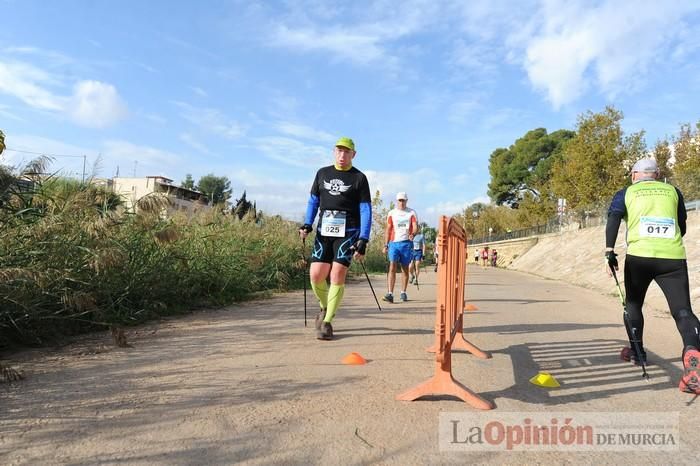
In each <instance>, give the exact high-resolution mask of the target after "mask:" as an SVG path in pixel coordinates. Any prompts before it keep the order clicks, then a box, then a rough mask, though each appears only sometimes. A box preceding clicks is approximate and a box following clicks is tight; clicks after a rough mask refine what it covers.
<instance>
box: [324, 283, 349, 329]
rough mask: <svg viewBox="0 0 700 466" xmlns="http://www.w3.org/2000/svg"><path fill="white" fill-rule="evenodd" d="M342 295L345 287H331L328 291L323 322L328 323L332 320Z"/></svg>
mask: <svg viewBox="0 0 700 466" xmlns="http://www.w3.org/2000/svg"><path fill="white" fill-rule="evenodd" d="M344 294H345V285H331V287H330V288H329V289H328V308H327V309H326V318H325V319H323V321H324V322H328V323H330V322H331V320H333V317H335V313H336V311H337V310H338V308H339V307H340V302H341V301H342V300H343V295H344Z"/></svg>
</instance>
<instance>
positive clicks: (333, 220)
mask: <svg viewBox="0 0 700 466" xmlns="http://www.w3.org/2000/svg"><path fill="white" fill-rule="evenodd" d="M346 218H347V213H346V212H341V211H338V210H324V211H323V217H321V235H322V236H335V237H337V238H343V237H345V223H346Z"/></svg>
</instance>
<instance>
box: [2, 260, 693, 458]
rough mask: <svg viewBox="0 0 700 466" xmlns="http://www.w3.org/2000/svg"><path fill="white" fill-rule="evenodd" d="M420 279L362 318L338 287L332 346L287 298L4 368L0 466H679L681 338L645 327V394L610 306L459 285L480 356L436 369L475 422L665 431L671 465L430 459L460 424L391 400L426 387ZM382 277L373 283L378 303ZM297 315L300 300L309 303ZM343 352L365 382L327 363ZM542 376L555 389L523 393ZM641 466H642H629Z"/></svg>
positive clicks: (430, 360)
mask: <svg viewBox="0 0 700 466" xmlns="http://www.w3.org/2000/svg"><path fill="white" fill-rule="evenodd" d="M435 278H436V276H435V274H433V273H432V271H428V272H427V273H426V274H425V275H424V276H423V280H422V283H421V287H420V290H416V288H415V287H413V286H411V288H410V289H409V298H410V301H409V302H407V303H400V304H394V305H389V304H385V303H382V304H383V306H384V307H385V309H384V310H383V311H382V312H378V311H377V309H376V305H375V303H374V300H373V298H372V296H371V293H370V291H369V287H368V286H367V283H366V282H365V281H359V280H358V281H356V282H353V283H352V284H351V285H349V286H348V289H347V291H346V294H345V304H344V306H343V308H342V309H341V311H340V313H339V315H338V317H337V318H336V321H335V322H334V326H335V329H336V334H337V339H336V340H335V341H332V342H321V341H317V340H315V338H314V336H313V317H312V314H313V312H312V311H311V309H313V306H310V311H309V317H310V319H309V324H310V325H309V327H308V328H306V329H305V328H304V327H303V312H302V309H303V306H302V303H303V300H302V293H301V292H296V293H289V294H284V295H280V296H277V297H275V298H273V299H271V300H265V301H258V302H251V303H244V304H242V305H240V306H234V307H231V308H229V309H226V310H217V311H206V312H199V313H196V314H193V315H191V316H188V317H184V318H180V319H173V320H168V321H164V322H161V323H158V324H151V325H147V326H143V327H140V328H138V329H134V330H132V331H130V333H129V335H128V337H129V341H130V342H131V343H132V344H133V346H134V347H133V348H126V349H116V348H112V347H109V346H104V343H105V342H106V341H107V340H106V336H105V335H95V336H92V337H89V338H86V339H85V340H84V341H81V342H80V343H79V344H75V345H72V346H70V347H67V348H63V349H61V350H59V351H57V352H46V351H33V352H25V353H21V354H18V355H14V356H13V360H14V361H19V362H20V363H21V364H22V366H23V367H24V369H25V370H26V371H27V372H28V379H27V380H26V381H25V382H23V383H21V384H20V385H16V386H12V387H10V388H7V387H3V388H0V402H1V403H2V404H1V406H2V411H1V412H0V463H2V464H39V463H42V464H47V463H65V464H123V463H127V464H232V463H237V462H245V463H248V464H273V463H285V464H311V463H315V464H337V463H343V464H346V463H347V464H364V463H375V462H378V463H384V464H437V463H489V464H504V463H505V464H513V463H518V464H525V463H527V464H532V463H541V464H561V463H581V464H592V463H593V464H616V465H617V464H623V463H627V464H633V463H637V464H649V463H651V464H671V463H676V464H683V463H687V464H696V463H697V460H696V458H697V449H696V448H695V447H694V446H692V445H696V444H697V442H698V440H700V435H698V432H700V417H699V416H698V415H697V413H698V409H700V401H698V402H697V404H691V405H690V406H688V402H689V401H690V400H692V397H691V396H689V395H685V394H682V393H680V392H679V391H678V389H677V383H678V378H679V377H680V374H681V369H680V363H679V361H678V359H679V352H680V349H681V348H680V338H679V337H678V335H677V331H676V328H675V324H674V323H673V321H672V319H670V318H667V317H666V316H663V315H656V316H648V317H647V335H646V344H647V351H648V354H649V359H650V363H651V364H652V365H651V366H650V368H649V372H650V374H651V382H648V383H647V382H644V381H642V379H641V377H640V373H641V372H640V370H639V368H636V367H634V366H632V365H630V364H628V363H622V362H621V361H620V360H619V358H618V353H619V350H620V349H621V347H622V345H623V335H624V329H623V327H622V325H621V309H620V305H619V303H618V302H617V301H616V297H614V296H601V295H599V294H597V293H595V292H592V291H588V290H585V289H582V288H577V287H574V286H570V285H566V284H563V283H560V282H557V281H551V280H543V279H540V278H536V277H533V276H529V275H526V274H523V273H519V272H513V271H506V270H494V269H487V270H482V269H481V268H475V269H474V270H472V268H470V270H469V277H468V285H467V299H468V302H470V303H473V304H475V305H476V306H478V308H479V310H478V311H474V312H470V313H468V315H467V316H466V318H465V327H466V328H465V332H466V334H467V338H468V339H469V340H470V341H471V342H472V343H474V344H476V345H477V346H479V347H480V348H481V349H483V350H485V351H488V352H490V353H491V354H492V355H493V358H492V359H488V360H480V359H477V358H475V357H474V356H472V355H469V354H466V353H458V354H455V355H454V357H453V373H454V376H455V378H456V379H457V380H459V381H461V382H462V383H464V384H465V385H467V386H468V387H470V388H471V389H472V390H474V391H475V392H477V393H479V394H480V395H481V396H483V397H485V398H487V399H489V400H491V401H493V402H494V403H495V404H496V406H497V408H496V410H495V411H490V413H494V414H498V413H506V412H525V413H540V412H543V411H553V412H554V411H556V412H572V413H580V412H611V413H616V414H617V415H619V416H620V417H624V416H625V415H626V414H625V413H636V412H647V411H648V412H670V413H676V412H678V413H680V427H681V432H680V437H681V438H680V441H681V446H680V448H679V450H678V451H675V452H671V453H654V452H638V453H633V454H630V453H629V452H614V451H613V452H593V453H580V452H579V453H576V452H495V453H494V452H441V451H440V450H439V448H438V418H439V415H440V413H441V412H462V413H464V412H466V413H474V412H475V411H474V410H473V409H471V408H470V407H469V406H468V405H466V404H464V403H462V402H460V401H455V400H452V399H446V398H444V397H437V398H433V399H429V400H421V401H416V402H399V401H395V400H394V397H395V396H396V395H397V394H398V393H400V392H402V391H404V390H406V389H408V388H410V387H412V386H414V385H416V384H418V383H420V382H422V381H424V380H425V379H427V378H428V377H429V376H431V375H432V373H433V368H434V356H433V355H431V354H429V353H426V352H425V350H424V349H425V347H426V346H428V345H430V344H432V343H433V327H434V323H435V320H434V306H435V298H434V297H435ZM383 279H384V277H381V276H375V277H374V278H373V282H374V285H375V289H376V290H377V291H378V292H381V291H382V290H383V288H384V287H383ZM311 301H312V300H311V299H309V302H311ZM352 351H355V352H359V353H360V354H362V355H363V356H364V357H365V358H367V359H368V360H369V363H368V364H367V365H365V366H345V365H342V364H340V360H341V358H342V357H343V356H344V355H346V354H348V353H349V352H352ZM545 369H546V370H549V371H550V372H551V373H553V374H554V375H555V376H556V377H557V379H558V380H559V382H560V383H561V385H562V386H561V388H559V389H555V390H549V389H544V388H540V387H536V386H534V385H532V384H530V383H529V382H528V379H529V378H530V377H532V376H533V375H535V374H537V373H538V371H540V370H545ZM640 462H641V463H640Z"/></svg>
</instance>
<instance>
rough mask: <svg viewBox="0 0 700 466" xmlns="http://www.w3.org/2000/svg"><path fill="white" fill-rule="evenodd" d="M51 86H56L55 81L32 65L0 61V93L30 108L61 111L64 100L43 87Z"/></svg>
mask: <svg viewBox="0 0 700 466" xmlns="http://www.w3.org/2000/svg"><path fill="white" fill-rule="evenodd" d="M52 84H56V80H55V79H54V78H53V77H52V76H51V75H49V74H48V73H46V72H44V71H43V70H41V69H39V68H37V67H35V66H33V65H30V64H26V63H18V62H3V61H0V92H4V93H6V94H9V95H12V96H14V97H16V98H18V99H20V100H21V101H23V102H24V103H25V104H27V105H29V106H30V107H33V108H36V109H39V110H50V111H62V110H63V108H64V106H65V99H64V98H61V97H59V96H56V95H54V94H53V93H52V92H50V91H48V90H47V89H45V88H44V87H43V86H48V85H52Z"/></svg>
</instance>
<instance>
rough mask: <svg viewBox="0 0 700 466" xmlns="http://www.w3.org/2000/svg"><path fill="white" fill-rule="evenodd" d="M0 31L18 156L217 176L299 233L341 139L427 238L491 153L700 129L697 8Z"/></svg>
mask: <svg viewBox="0 0 700 466" xmlns="http://www.w3.org/2000/svg"><path fill="white" fill-rule="evenodd" d="M0 17H2V27H0V128H1V129H3V130H4V131H5V133H6V134H7V146H8V147H9V148H11V149H19V150H27V151H33V152H45V153H54V154H65V155H83V154H84V155H86V156H87V160H88V164H89V165H91V166H92V165H93V164H94V163H95V161H96V160H97V159H98V157H99V160H100V162H99V164H98V166H97V167H96V168H97V175H98V176H102V177H110V176H114V175H115V173H116V171H117V167H118V169H119V173H120V174H121V175H122V176H131V175H133V174H134V173H136V175H137V176H146V175H164V176H167V177H169V178H172V179H174V180H175V181H176V182H179V181H181V180H182V179H183V178H184V177H185V174H186V173H192V174H193V176H194V178H195V179H198V178H199V177H200V176H202V175H205V174H207V173H214V174H216V175H226V176H228V177H229V178H230V179H231V180H232V185H233V189H234V197H238V196H240V194H241V193H242V191H243V190H244V189H245V190H247V193H248V198H249V199H254V200H256V201H257V203H258V206H259V207H260V208H262V209H263V210H264V211H265V212H267V213H280V214H282V215H284V216H285V217H288V218H290V219H294V220H300V219H301V217H302V214H303V211H304V208H305V204H306V199H307V197H308V191H309V188H310V184H311V182H312V180H313V176H314V174H315V171H316V170H317V169H318V168H319V167H320V166H322V165H328V164H330V163H331V162H332V146H333V143H334V141H335V140H336V139H337V138H338V137H339V136H344V135H346V136H350V137H352V138H353V139H354V140H355V142H356V145H357V151H358V153H357V157H356V159H355V166H357V167H358V168H359V169H361V170H362V171H364V172H365V173H366V174H367V175H368V178H369V181H370V188H371V190H372V191H373V192H374V191H376V190H380V191H381V192H382V196H383V198H384V200H385V202H387V203H388V202H389V201H390V200H392V199H393V197H394V195H395V193H396V192H397V191H406V192H408V196H409V206H411V207H413V208H415V209H416V210H417V212H418V215H419V218H421V219H422V220H426V221H428V222H429V223H430V224H433V225H434V224H435V221H436V219H437V217H438V215H440V214H453V213H456V212H459V211H460V210H461V209H462V208H464V207H466V206H467V205H468V204H470V203H472V202H475V201H484V200H486V199H487V197H486V191H487V184H488V181H489V174H488V157H489V154H490V153H491V152H492V151H493V150H494V149H496V148H497V147H506V146H508V145H510V144H511V143H513V142H514V140H515V139H516V138H517V137H519V136H522V135H523V134H524V133H525V132H526V131H528V130H530V129H533V128H537V127H545V128H547V130H548V131H555V130H557V129H561V128H569V129H573V128H574V126H575V123H576V118H577V115H579V114H580V113H582V112H585V111H587V110H593V111H600V110H602V109H603V108H604V106H605V105H606V104H614V105H615V106H616V107H617V108H618V109H620V110H622V111H623V112H624V114H625V121H624V127H625V130H626V131H628V132H631V131H638V130H640V129H644V130H645V131H646V132H647V142H648V144H649V145H650V146H652V145H653V143H654V142H655V141H656V140H657V139H658V138H660V137H664V136H666V135H672V134H674V133H676V132H677V129H678V126H679V124H680V123H684V122H696V121H698V120H699V119H700V110H699V109H700V105H699V104H700V2H697V1H693V0H688V1H680V2H676V1H664V2H657V1H643V0H637V1H624V0H616V1H613V0H610V1H576V0H570V1H560V0H551V1H499V0H492V1H483V2H476V1H473V2H467V1H439V0H428V1H422V0H416V1H411V0H408V1H401V2H399V1H377V2H363V1H356V2H347V1H338V2H335V1H322V0H309V1H305V0H294V1H277V2H275V1H265V2H256V1H236V0H231V1H215V0H207V1H205V2H199V3H198V4H195V2H184V1H172V0H171V1H155V0H150V1H147V2H144V1H138V2H137V1H128V0H122V1H119V2H92V1H88V0H83V1H69V0H62V1H60V2H46V1H31V0H0ZM30 157H31V155H29V154H22V153H18V152H11V151H8V152H6V153H5V154H4V155H3V160H2V162H3V163H6V164H8V163H9V164H18V163H20V162H21V161H23V160H25V161H26V160H28V159H29V158H30ZM53 169H54V170H59V169H60V170H63V171H64V173H73V174H78V176H79V175H80V172H81V171H82V160H81V159H80V158H67V157H61V158H56V159H55V162H54V164H53Z"/></svg>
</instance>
